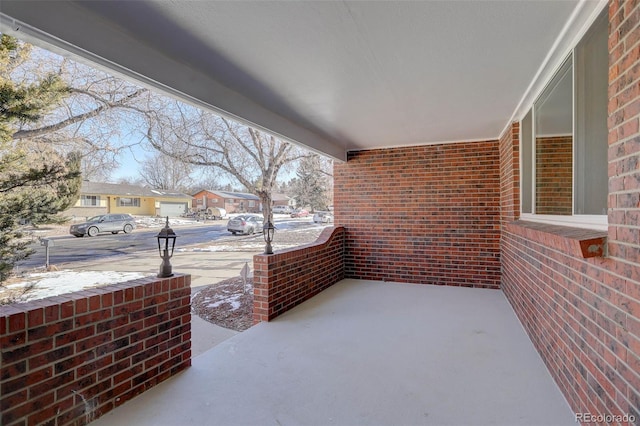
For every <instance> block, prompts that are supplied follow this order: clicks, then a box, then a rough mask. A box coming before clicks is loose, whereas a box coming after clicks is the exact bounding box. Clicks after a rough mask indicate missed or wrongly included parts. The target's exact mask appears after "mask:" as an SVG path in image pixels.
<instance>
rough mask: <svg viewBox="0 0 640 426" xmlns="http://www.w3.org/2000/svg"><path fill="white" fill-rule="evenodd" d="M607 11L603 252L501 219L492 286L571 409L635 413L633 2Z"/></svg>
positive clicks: (636, 9)
mask: <svg viewBox="0 0 640 426" xmlns="http://www.w3.org/2000/svg"><path fill="white" fill-rule="evenodd" d="M609 16H610V18H609V21H610V26H609V31H610V33H609V52H610V53H609V122H608V124H609V140H608V143H609V156H608V157H609V158H608V162H609V169H608V170H609V198H608V211H609V215H608V216H609V218H608V219H609V231H608V243H607V247H608V250H609V255H608V256H607V257H591V258H585V257H584V256H582V255H581V253H580V252H579V251H578V252H577V251H575V250H571V249H570V244H567V242H568V240H567V238H566V236H563V235H561V233H560V232H559V229H558V228H555V229H554V227H547V228H544V227H543V228H537V229H535V228H534V227H533V226H532V225H531V224H527V223H526V222H522V221H518V222H513V223H509V224H506V225H505V227H504V230H503V245H502V260H503V281H502V287H503V289H504V292H505V294H506V296H507V298H508V299H509V301H510V302H511V304H512V306H513V307H514V310H515V311H516V313H517V315H518V317H519V318H520V320H521V321H522V324H523V325H524V327H525V329H526V330H527V332H528V333H529V336H530V337H531V340H532V341H533V343H534V344H535V346H536V348H537V350H538V351H539V353H540V354H541V355H542V357H543V360H544V362H545V363H546V364H547V366H548V367H549V371H550V372H551V374H552V375H553V377H554V378H555V380H556V382H557V383H558V385H559V386H560V388H561V389H562V391H563V392H564V395H565V396H566V398H567V400H568V401H569V403H570V405H571V408H572V409H573V410H574V411H575V412H576V413H590V414H593V415H598V414H613V415H625V414H631V415H633V416H635V419H636V422H640V132H639V131H638V127H639V126H638V124H639V113H640V91H639V90H638V87H640V86H639V85H638V77H639V76H640V73H639V72H638V71H639V70H640V44H639V43H638V41H639V40H640V25H639V24H640V6H638V5H636V2H627V1H612V2H610V4H609ZM501 141H502V142H503V143H504V144H508V143H509V138H508V137H507V138H504V140H501ZM514 143H515V142H514ZM603 143H606V141H603ZM502 148H504V149H505V150H509V149H510V148H509V147H508V146H505V147H501V149H502ZM516 166H517V164H515V163H514V167H516ZM502 178H503V180H505V181H507V182H503V184H505V185H507V186H509V185H510V182H508V181H509V180H510V178H509V176H508V174H506V173H503V175H502ZM604 235H607V233H605V234H604ZM614 423H615V422H614Z"/></svg>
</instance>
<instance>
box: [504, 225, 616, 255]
mask: <svg viewBox="0 0 640 426" xmlns="http://www.w3.org/2000/svg"><path fill="white" fill-rule="evenodd" d="M505 228H506V230H507V231H509V232H512V233H514V234H516V235H519V236H521V237H525V238H527V239H530V240H533V241H535V242H537V243H540V244H544V245H545V246H549V247H552V248H555V249H557V250H560V251H562V252H563V253H565V254H569V255H571V256H575V257H579V258H583V259H587V258H590V257H605V256H606V247H607V232H606V231H597V230H594V229H584V228H573V227H570V226H560V225H551V224H547V223H538V222H528V221H525V220H516V221H514V222H511V223H508V224H507V225H506V226H505Z"/></svg>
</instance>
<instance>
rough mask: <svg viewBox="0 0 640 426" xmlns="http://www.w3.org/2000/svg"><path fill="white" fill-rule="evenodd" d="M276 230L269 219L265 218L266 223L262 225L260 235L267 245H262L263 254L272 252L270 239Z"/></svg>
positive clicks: (271, 239)
mask: <svg viewBox="0 0 640 426" xmlns="http://www.w3.org/2000/svg"><path fill="white" fill-rule="evenodd" d="M275 231H276V227H275V226H273V223H271V220H267V223H265V224H264V226H263V227H262V235H263V237H264V242H265V243H267V245H265V246H264V254H273V248H272V247H271V241H273V234H274V233H275Z"/></svg>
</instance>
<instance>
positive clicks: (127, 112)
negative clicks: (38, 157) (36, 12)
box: [6, 42, 154, 179]
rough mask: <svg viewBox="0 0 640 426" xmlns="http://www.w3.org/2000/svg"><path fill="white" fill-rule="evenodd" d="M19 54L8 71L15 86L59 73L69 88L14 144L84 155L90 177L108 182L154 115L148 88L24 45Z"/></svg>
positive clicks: (19, 133)
mask: <svg viewBox="0 0 640 426" xmlns="http://www.w3.org/2000/svg"><path fill="white" fill-rule="evenodd" d="M14 56H15V58H14V60H13V62H12V63H11V66H10V67H8V68H7V69H6V72H7V74H8V78H10V79H11V81H12V82H13V83H14V84H16V85H23V84H28V83H29V82H31V81H34V80H39V79H41V78H42V76H46V75H56V76H57V77H58V78H59V79H60V80H61V81H63V82H64V84H65V85H66V86H67V88H68V95H67V96H66V97H65V98H64V99H63V100H62V102H61V103H60V104H59V105H58V107H57V108H55V109H54V110H52V111H50V112H48V113H47V114H46V115H44V116H42V117H41V119H39V120H37V121H32V122H22V123H20V126H18V127H17V128H16V129H15V131H14V133H13V135H12V139H13V140H14V141H19V142H20V143H21V144H25V143H45V144H48V145H50V146H51V147H53V148H54V149H56V151H57V152H59V153H60V154H63V155H66V154H69V153H71V152H74V153H80V155H81V169H82V173H83V177H84V178H85V179H89V178H98V179H106V178H107V177H108V176H109V174H110V173H111V171H113V170H114V169H115V168H117V167H118V162H117V158H118V155H119V154H120V153H121V152H122V151H123V150H126V149H128V148H129V147H131V146H134V145H137V144H140V143H141V136H140V132H139V131H138V129H139V128H140V127H141V126H144V123H146V119H145V118H144V117H145V116H146V115H148V114H153V113H154V112H153V111H154V105H153V102H154V96H153V95H152V94H151V93H150V91H149V90H148V89H145V88H141V87H139V86H137V85H135V84H132V83H128V82H125V81H124V80H122V79H119V78H116V77H113V76H111V75H109V74H106V73H104V72H102V71H99V70H97V69H95V68H92V67H89V66H86V65H83V64H79V63H77V62H74V61H72V60H70V59H67V58H64V57H61V56H59V55H56V54H54V53H51V52H48V51H46V50H43V49H39V48H37V47H34V46H31V45H29V44H27V43H23V42H19V47H18V49H16V53H15V54H14Z"/></svg>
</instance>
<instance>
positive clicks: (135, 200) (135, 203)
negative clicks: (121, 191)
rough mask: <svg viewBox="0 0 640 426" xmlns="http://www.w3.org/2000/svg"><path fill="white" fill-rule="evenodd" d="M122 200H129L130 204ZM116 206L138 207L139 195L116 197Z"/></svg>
mask: <svg viewBox="0 0 640 426" xmlns="http://www.w3.org/2000/svg"><path fill="white" fill-rule="evenodd" d="M122 200H131V204H125V203H123V202H122ZM118 207H140V198H139V197H118Z"/></svg>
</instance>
